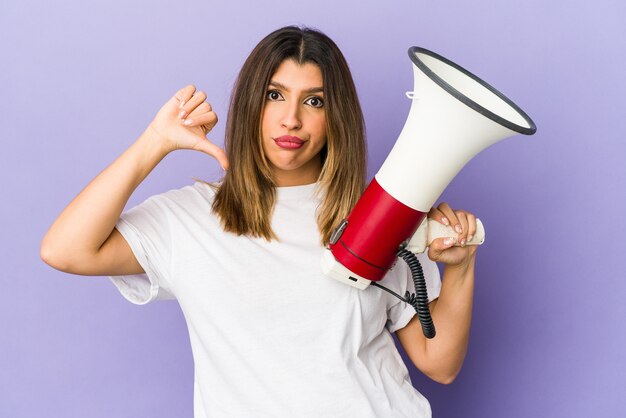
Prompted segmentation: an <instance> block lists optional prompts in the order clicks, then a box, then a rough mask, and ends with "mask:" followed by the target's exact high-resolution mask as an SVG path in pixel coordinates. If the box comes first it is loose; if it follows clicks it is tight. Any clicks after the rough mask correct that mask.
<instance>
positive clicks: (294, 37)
mask: <svg viewBox="0 0 626 418" xmlns="http://www.w3.org/2000/svg"><path fill="white" fill-rule="evenodd" d="M287 59H293V60H294V61H296V62H297V63H298V64H305V63H312V64H315V65H317V66H318V67H319V68H320V70H321V72H322V78H323V83H324V86H323V87H324V107H325V111H326V146H325V147H324V148H323V149H322V151H321V159H322V171H321V173H320V176H319V179H318V182H319V183H320V189H321V192H322V196H323V197H322V201H321V204H320V207H319V208H318V211H317V224H318V228H319V230H320V235H321V241H322V243H323V244H326V243H328V240H329V238H330V235H331V233H332V231H333V229H334V228H335V227H336V226H337V224H338V223H339V222H341V220H342V219H344V218H345V217H346V216H347V215H348V213H349V212H350V210H351V209H352V207H353V206H354V204H355V203H356V201H357V200H358V198H359V197H360V195H361V193H362V192H363V188H364V185H365V173H366V152H367V151H366V144H365V127H364V122H363V114H362V112H361V107H360V105H359V100H358V97H357V93H356V88H355V86H354V81H353V80H352V75H351V73H350V69H349V68H348V64H347V62H346V60H345V58H344V57H343V54H342V53H341V51H340V50H339V48H338V47H337V45H335V43H334V42H333V41H332V40H331V39H330V38H329V37H328V36H326V35H324V34H323V33H321V32H319V31H317V30H313V29H309V28H299V27H296V26H288V27H284V28H281V29H278V30H276V31H274V32H272V33H271V34H269V35H268V36H266V37H265V38H264V39H263V40H261V42H260V43H259V44H258V45H257V46H256V47H255V48H254V50H253V51H252V52H251V53H250V56H249V57H248V59H247V60H246V62H245V63H244V65H243V67H242V69H241V71H240V73H239V77H238V78H237V81H236V83H235V87H234V89H233V93H232V96H231V101H230V107H229V111H228V120H227V125H226V138H225V146H226V154H227V156H228V161H229V165H230V168H229V169H228V171H227V172H226V174H225V176H224V179H223V182H222V183H221V185H219V187H218V188H217V191H216V195H215V200H214V202H213V211H214V212H215V213H216V214H217V215H218V216H219V217H220V219H221V221H222V225H223V227H224V230H226V231H228V232H233V233H235V234H238V235H248V236H253V237H263V238H265V239H267V240H272V239H276V236H275V234H274V232H273V231H272V228H271V216H272V211H273V208H274V203H275V198H276V195H275V190H274V187H275V183H274V180H273V178H272V172H271V169H270V166H269V163H268V162H267V160H266V158H265V157H264V154H263V149H262V145H261V115H262V114H263V109H264V105H265V97H266V92H267V88H268V85H269V82H270V79H271V77H272V75H273V74H274V73H275V71H276V69H277V68H278V67H279V66H280V64H281V63H282V62H283V61H285V60H287Z"/></svg>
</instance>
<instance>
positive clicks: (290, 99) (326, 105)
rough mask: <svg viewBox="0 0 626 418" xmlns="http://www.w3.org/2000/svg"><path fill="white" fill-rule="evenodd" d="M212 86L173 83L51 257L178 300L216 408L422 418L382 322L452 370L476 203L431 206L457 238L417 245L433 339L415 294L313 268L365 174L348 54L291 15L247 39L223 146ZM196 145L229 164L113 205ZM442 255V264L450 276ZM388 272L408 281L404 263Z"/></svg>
mask: <svg viewBox="0 0 626 418" xmlns="http://www.w3.org/2000/svg"><path fill="white" fill-rule="evenodd" d="M205 100H206V95H205V94H204V93H203V92H201V91H197V90H196V88H195V87H194V86H187V87H185V88H183V89H181V90H179V91H178V92H177V93H176V94H175V95H174V97H172V98H171V99H170V100H169V101H168V102H167V103H166V104H165V105H164V106H163V107H162V108H161V110H160V111H159V112H158V114H157V115H156V117H155V118H154V120H153V121H152V122H151V123H150V125H149V126H148V128H147V129H146V130H145V132H144V133H143V134H142V135H141V136H140V137H139V138H138V139H137V141H136V142H135V143H134V144H133V145H132V146H131V147H130V148H129V149H128V150H126V151H125V152H124V153H123V154H122V155H121V156H120V157H119V158H118V159H116V160H115V161H114V162H113V163H112V164H111V165H110V166H109V167H107V168H106V169H105V170H104V171H103V172H102V173H100V174H99V175H98V176H97V177H96V178H95V179H94V180H93V181H92V182H91V183H89V185H88V186H87V187H86V188H85V189H84V190H83V191H82V192H81V193H80V194H79V195H78V196H77V197H76V198H75V199H74V200H73V201H72V202H71V203H70V204H69V205H68V207H67V208H66V209H65V210H64V211H63V212H62V213H61V215H60V216H59V217H58V219H57V220H56V221H55V222H54V224H53V225H52V226H51V228H50V230H49V231H48V233H47V234H46V236H45V237H44V239H43V241H42V246H41V256H42V258H43V259H44V260H45V261H46V262H47V263H48V264H50V265H51V266H52V267H54V268H57V269H59V270H62V271H66V272H70V273H74V274H82V275H109V276H111V279H112V280H113V282H114V283H115V284H116V286H117V287H118V288H119V289H120V291H121V292H122V294H123V295H124V296H125V297H126V298H127V299H129V300H130V301H131V302H133V303H137V304H144V303H147V302H149V301H152V300H157V299H168V298H176V299H177V300H178V302H179V304H180V306H181V309H182V311H183V313H184V315H185V319H186V321H187V325H188V328H189V333H190V340H191V345H192V351H193V355H194V362H195V385H194V388H195V389H194V395H195V396H194V412H195V416H196V417H208V416H289V417H292V416H311V417H321V416H324V417H331V416H332V417H352V416H359V417H395V416H397V417H405V416H407V417H408V416H410V417H415V416H419V417H422V416H430V406H429V404H428V402H427V401H426V399H425V398H424V397H423V396H422V395H421V394H419V392H417V391H416V390H415V389H414V388H413V387H412V385H411V382H410V380H409V376H408V372H407V369H406V367H405V365H404V364H403V362H402V360H401V358H400V356H399V353H398V352H397V350H396V347H395V345H394V342H393V339H392V338H391V333H392V332H397V335H398V338H399V341H400V342H401V344H402V346H403V348H404V349H405V350H406V351H407V353H408V355H409V356H410V358H411V359H412V361H413V362H414V363H415V365H416V366H417V367H418V368H419V369H420V370H421V371H423V372H424V373H426V374H427V375H428V376H430V377H431V378H433V379H434V380H436V381H439V382H442V383H448V382H450V381H452V380H453V379H454V377H455V376H456V374H457V373H458V371H459V369H460V367H461V364H462V362H463V358H464V356H465V351H466V348H467V341H468V334H469V325H470V318H471V308H472V292H473V269H474V259H475V251H476V250H475V247H466V246H465V245H464V244H465V240H466V239H467V238H468V237H469V236H471V235H472V234H473V233H474V232H475V218H474V216H473V215H472V214H470V213H467V212H464V211H460V210H452V209H451V208H450V207H449V206H448V205H447V204H441V205H439V206H438V207H437V208H433V209H432V210H431V212H430V213H429V216H430V217H432V218H435V219H437V220H438V221H440V222H442V223H446V224H450V225H453V226H454V227H456V228H457V230H458V231H459V232H460V235H459V243H460V244H461V246H454V247H453V245H454V242H453V241H452V240H448V241H445V242H444V240H437V241H435V242H434V243H433V244H432V245H431V247H430V250H429V254H428V256H429V258H430V259H429V258H427V257H421V258H420V259H421V261H422V263H423V265H424V270H425V273H426V279H427V283H428V285H429V294H430V298H431V302H430V309H431V312H432V316H433V321H434V323H435V325H436V327H437V337H436V338H434V339H432V340H426V339H425V338H424V337H423V335H422V332H421V328H420V325H419V322H418V321H417V319H416V318H414V314H415V312H414V310H413V307H412V306H409V305H406V304H405V303H403V302H401V301H399V300H398V299H395V298H394V297H393V296H391V295H389V294H387V293H386V292H382V291H380V289H376V288H368V289H366V290H358V289H355V288H352V287H350V286H346V285H345V284H342V283H339V282H336V281H334V280H330V279H328V278H326V277H324V276H323V274H322V273H321V264H320V259H321V254H322V251H323V249H324V245H325V244H326V243H328V240H329V236H330V233H331V231H332V230H333V228H334V227H336V226H337V224H338V223H339V222H340V221H341V220H342V219H344V218H345V217H346V216H347V214H348V213H349V211H350V209H351V207H352V206H353V205H354V203H355V202H356V201H357V199H358V197H359V196H360V194H361V192H362V190H363V187H364V178H365V170H366V165H365V141H364V128H363V118H362V114H361V110H360V107H359V103H358V99H357V95H356V91H355V88H354V83H353V81H352V77H351V75H350V71H349V69H348V66H347V64H346V62H345V60H344V58H343V55H342V54H341V52H340V51H339V49H338V48H337V46H336V45H335V44H334V43H333V41H332V40H330V39H329V38H328V37H326V36H325V35H323V34H322V33H320V32H317V31H313V30H310V29H300V28H296V27H286V28H282V29H279V30H277V31H275V32H273V33H271V34H270V35H268V36H267V37H266V38H264V39H263V40H262V41H261V42H260V43H259V45H257V46H256V48H255V49H254V50H253V51H252V53H251V55H250V56H249V57H248V59H247V60H246V62H245V63H244V65H243V68H242V70H241V73H240V76H239V78H238V80H237V83H236V85H235V88H234V91H233V96H232V100H231V106H230V110H229V115H228V122H227V129H226V141H225V142H226V152H224V151H223V150H221V149H220V148H218V147H217V146H215V145H214V144H212V143H210V142H209V141H208V140H207V139H206V137H205V135H206V134H207V133H208V132H209V131H210V130H211V129H212V128H213V126H215V124H216V123H217V117H216V115H215V113H214V112H213V111H212V109H211V106H210V105H209V104H208V103H207V102H206V101H205ZM177 149H195V150H198V151H202V152H205V153H207V154H209V155H212V156H214V157H215V158H216V159H217V160H218V161H219V163H220V164H221V165H222V167H223V168H224V169H225V170H226V172H225V175H224V178H223V180H222V182H221V183H219V184H217V185H213V186H212V185H209V184H208V183H205V182H202V181H198V182H196V183H195V184H193V185H189V186H186V187H183V188H181V189H176V190H170V191H168V192H166V193H163V194H160V195H156V196H152V197H151V198H149V199H147V200H146V201H145V202H143V203H142V204H140V205H138V206H136V207H134V208H132V209H130V210H129V211H127V212H125V213H123V214H122V210H123V208H124V206H125V204H126V203H127V201H128V199H129V197H130V195H131V194H132V192H133V191H134V190H135V189H136V188H137V186H138V185H139V184H140V183H141V182H142V181H143V180H144V179H145V177H146V176H147V175H148V174H149V173H150V171H151V170H152V169H153V168H154V167H155V166H156V165H157V164H158V163H159V162H160V161H161V160H162V159H163V158H164V157H165V156H166V155H167V154H169V153H170V152H172V151H174V150H177ZM435 261H440V262H443V263H445V264H446V268H445V271H444V275H443V276H444V277H443V281H442V284H441V282H440V280H439V272H438V270H437V268H436V265H435V263H434V262H435ZM383 283H384V284H385V285H386V286H388V287H390V288H393V289H394V290H395V291H396V292H399V293H404V291H405V290H406V289H409V290H412V283H411V280H410V279H409V274H408V271H407V268H406V267H405V266H404V265H403V264H402V263H398V265H397V266H396V267H394V268H393V269H392V270H391V271H390V272H389V273H388V274H387V276H386V277H385V279H384V280H383Z"/></svg>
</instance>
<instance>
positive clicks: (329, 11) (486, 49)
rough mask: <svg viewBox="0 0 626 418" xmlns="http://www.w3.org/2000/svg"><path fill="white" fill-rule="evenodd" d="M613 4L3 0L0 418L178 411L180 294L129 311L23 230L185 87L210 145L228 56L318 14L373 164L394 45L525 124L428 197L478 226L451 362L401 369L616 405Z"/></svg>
mask: <svg viewBox="0 0 626 418" xmlns="http://www.w3.org/2000/svg"><path fill="white" fill-rule="evenodd" d="M625 20H626V6H625V3H624V2H622V1H618V0H599V1H596V2H588V1H582V0H573V1H562V0H555V1H550V2H547V1H541V0H526V1H512V0H511V1H499V2H498V1H488V0H476V1H472V2H464V1H460V0H457V1H439V2H434V1H430V2H426V1H406V0H397V1H388V2H382V1H381V2H373V1H356V0H349V1H344V2H336V1H330V0H319V1H317V2H307V3H303V4H297V3H296V2H287V1H266V2H246V3H244V2H225V1H223V2H212V1H199V0H191V1H188V0H183V1H177V2H166V1H157V2H149V1H146V0H141V1H120V0H108V1H103V0H97V1H78V0H68V1H58V2H46V1H43V0H23V1H19V2H18V1H15V0H14V1H5V2H2V3H0V51H1V55H0V62H1V63H2V65H1V66H0V99H1V100H0V141H1V144H2V148H1V151H0V187H1V191H2V204H1V205H0V222H1V223H2V224H1V226H2V235H1V237H0V250H1V251H0V264H1V266H2V271H1V273H0V275H1V277H0V280H1V285H2V286H1V289H2V295H3V297H2V303H1V304H0V370H1V373H0V416H2V417H11V418H17V417H20V418H21V417H24V418H26V417H38V416H47V417H93V418H104V417H133V418H135V417H172V416H175V417H191V416H192V396H193V393H192V388H193V380H192V377H193V364H192V359H191V352H190V349H189V341H188V336H187V331H186V328H185V324H184V320H183V317H182V315H181V313H180V310H179V309H178V306H177V305H176V304H175V303H167V302H165V303H157V304H153V305H151V306H145V307H136V306H133V305H131V304H130V303H128V302H126V301H125V300H124V299H123V298H122V297H121V296H120V295H119V294H118V293H117V291H116V290H115V288H114V287H113V285H112V284H111V283H110V282H109V280H108V279H106V278H104V277H79V276H72V275H68V274H64V273H61V272H58V271H56V270H53V269H52V268H50V267H48V266H47V265H45V264H44V263H43V262H42V261H41V260H40V258H39V243H40V240H41V238H42V237H43V235H44V234H45V232H46V230H47V229H48V227H49V226H50V224H51V223H52V221H53V220H54V219H55V218H56V216H57V215H58V214H59V213H60V211H61V210H62V209H63V208H64V207H65V206H66V205H67V204H68V203H69V202H70V200H71V199H72V198H73V197H74V196H75V195H76V194H77V193H78V192H79V191H80V190H81V189H82V188H83V187H84V186H85V185H86V184H87V183H88V182H89V181H90V180H91V179H92V178H93V177H95V176H96V175H97V174H98V173H99V172H100V171H102V170H103V169H104V168H105V167H106V166H107V165H108V164H109V163H110V162H112V161H113V160H114V159H115V158H116V157H117V156H118V155H119V154H120V153H121V152H123V150H124V149H126V148H127V147H128V146H129V145H130V144H131V143H132V142H133V141H134V139H135V138H136V137H137V136H138V135H139V134H140V133H141V132H142V130H143V129H144V127H145V126H147V124H148V122H149V121H150V120H151V118H152V117H153V115H154V114H155V112H156V111H157V110H158V109H159V107H160V106H161V104H162V103H163V102H164V101H165V100H167V99H168V98H169V97H170V96H171V95H172V94H173V93H174V92H175V91H176V90H177V89H178V88H180V87H181V86H184V85H186V84H187V83H194V84H196V85H197V86H199V87H200V88H202V89H204V90H205V91H206V92H207V94H208V96H209V100H210V102H211V103H212V104H213V106H214V108H215V110H216V112H217V113H218V115H220V116H222V123H220V124H219V125H218V126H217V127H216V128H215V130H214V131H213V132H212V133H211V134H210V135H209V137H210V138H212V139H213V140H214V141H215V142H218V143H221V142H222V136H223V132H224V131H223V129H224V123H223V122H224V120H225V113H226V106H227V102H228V96H229V92H230V88H231V86H232V83H233V81H234V79H235V77H236V74H237V72H238V70H239V68H240V66H241V64H242V62H243V60H244V58H245V56H246V55H247V54H248V52H249V51H250V50H251V48H252V47H253V46H254V45H255V43H256V42H257V41H258V40H260V39H261V37H262V36H264V35H265V34H267V33H269V32H270V31H272V30H274V29H276V28H278V27H280V26H283V25H286V24H305V25H308V26H312V27H317V28H319V29H321V30H323V31H324V32H326V33H327V34H328V35H330V36H331V37H332V38H333V39H334V40H335V41H336V42H337V43H338V45H339V46H340V48H341V49H342V50H343V52H344V53H345V55H346V57H347V59H348V61H349V63H350V66H351V68H352V71H353V74H354V77H355V80H356V83H357V87H358V90H359V93H360V98H361V100H362V104H363V108H364V111H365V117H366V121H367V128H368V138H369V146H370V151H369V152H370V166H369V167H370V174H371V175H373V174H375V172H376V170H377V169H378V167H379V166H380V165H381V163H382V162H383V160H384V158H385V157H386V155H387V153H388V151H389V150H390V148H391V146H392V144H393V142H394V141H395V139H396V137H397V135H398V133H399V132H400V130H401V128H402V125H403V123H404V120H405V118H406V115H407V112H408V108H409V101H408V99H406V98H405V96H404V92H405V91H407V90H411V89H412V70H411V64H410V62H409V60H408V58H407V55H406V50H407V48H408V47H409V46H411V45H418V46H423V47H425V48H428V49H431V50H434V51H436V52H438V53H440V54H442V55H444V56H446V57H448V58H450V59H452V60H454V61H455V62H457V63H459V64H460V65H462V66H464V67H466V68H467V69H469V70H471V71H473V72H474V73H475V74H477V75H479V76H480V77H482V78H484V79H485V80H487V81H488V82H489V83H491V84H492V85H494V86H495V87H497V88H498V89H499V90H501V91H502V92H503V93H505V94H507V95H508V96H509V97H511V98H512V99H513V100H514V101H515V102H516V103H518V104H519V105H520V106H521V107H522V108H523V109H525V110H526V111H527V112H528V113H529V115H530V116H531V117H532V118H533V119H534V120H535V122H536V123H537V126H538V132H537V134H536V135H534V136H532V137H524V136H521V135H520V136H516V137H514V138H511V139H508V140H506V141H503V142H501V143H499V144H496V145H494V146H493V147H491V148H489V149H487V150H486V151H484V152H483V153H481V154H480V155H479V156H477V157H476V158H475V159H474V160H472V161H471V162H470V163H469V164H468V165H467V166H466V167H465V168H464V169H463V170H462V171H461V172H460V173H459V175H458V176H457V177H456V179H455V180H454V181H453V182H452V183H451V184H450V186H449V187H448V189H447V190H446V192H445V193H444V196H443V197H442V199H444V200H446V201H448V202H450V203H451V204H452V205H454V206H458V207H463V208H466V209H468V210H471V211H473V212H475V213H476V214H478V215H479V216H480V217H481V218H482V219H483V220H484V222H485V225H486V227H487V234H488V235H487V242H486V244H485V245H484V246H483V247H482V248H481V249H480V251H479V261H478V266H477V285H476V295H475V315H474V320H473V326H472V336H471V343H470V347H469V353H468V356H467V360H466V363H465V365H464V368H463V370H462V372H461V374H460V376H459V377H458V379H457V380H456V381H455V382H454V383H453V384H452V385H449V386H441V385H438V384H436V383H432V382H430V381H428V380H427V379H426V378H425V377H423V376H421V375H420V373H419V372H418V371H417V370H415V369H414V368H411V373H412V376H413V378H414V384H415V386H416V387H417V388H419V390H420V391H422V393H424V394H425V395H426V396H427V397H428V398H429V399H430V401H431V403H432V407H433V411H434V416H435V417H477V418H478V417H480V418H484V417H508V418H517V417H520V418H521V417H575V418H578V417H580V418H582V417H624V416H626V399H625V398H626V396H625V395H626V359H625V357H626V355H625V353H626V325H625V323H626V321H625V320H626V308H625V306H626V305H625V304H624V302H623V300H624V299H625V297H626V261H625V260H626V254H625V252H626V251H625V250H626V245H625V244H624V241H625V240H626V222H625V221H624V214H625V213H626V196H625V190H626V185H625V180H626V169H625V168H624V167H625V163H624V159H625V157H626V145H625V139H626V138H625V133H626V122H625V121H626V117H624V115H625V109H626V106H625V105H626V99H625V96H626V84H625V82H624V67H625V66H626V30H625V29H624V25H623V22H624V21H625ZM218 175H219V168H218V165H217V164H216V163H215V162H214V161H212V160H211V159H210V158H209V157H208V156H206V155H204V154H200V153H193V152H191V151H181V152H178V153H175V154H172V155H170V156H168V157H167V158H166V159H165V160H164V161H163V162H162V163H161V164H160V165H159V166H158V167H157V168H156V169H155V170H154V171H153V173H152V174H151V175H150V176H149V177H148V179H147V180H146V181H145V182H144V183H143V184H142V185H141V186H140V187H139V189H138V190H137V191H136V193H135V194H134V195H133V197H132V198H131V200H130V202H129V204H128V206H127V208H129V207H131V206H133V205H135V204H137V203H139V202H141V201H142V200H144V199H145V198H146V197H148V196H150V195H152V194H155V193H160V192H163V191H166V190H169V189H171V188H176V187H182V186H183V185H186V184H190V183H191V182H192V179H191V178H192V177H194V176H196V177H201V178H205V179H216V178H217V176H218ZM312 361H314V359H312Z"/></svg>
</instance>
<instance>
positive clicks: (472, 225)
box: [465, 212, 478, 241]
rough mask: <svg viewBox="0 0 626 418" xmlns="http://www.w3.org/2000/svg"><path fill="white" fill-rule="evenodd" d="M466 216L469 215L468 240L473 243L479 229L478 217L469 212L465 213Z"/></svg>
mask: <svg viewBox="0 0 626 418" xmlns="http://www.w3.org/2000/svg"><path fill="white" fill-rule="evenodd" d="M465 214H466V215H467V240H468V241H471V240H472V238H474V235H476V230H477V229H478V227H477V225H476V215H474V214H473V213H469V212H465Z"/></svg>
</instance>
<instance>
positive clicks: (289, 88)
mask: <svg viewBox="0 0 626 418" xmlns="http://www.w3.org/2000/svg"><path fill="white" fill-rule="evenodd" d="M323 87H324V85H323V80H322V72H321V70H320V68H319V67H318V66H317V65H315V64H311V63H307V64H304V65H300V64H298V63H296V61H294V60H291V59H288V60H285V61H283V62H282V64H281V65H280V66H279V67H278V69H277V70H276V72H275V73H274V75H272V78H271V79H270V84H269V86H268V89H267V92H266V95H265V109H264V110H263V114H262V115H261V141H262V145H263V152H264V154H265V157H266V158H267V160H268V161H269V164H270V168H271V170H272V174H273V176H274V181H275V183H276V185H277V186H298V185H303V184H310V183H314V182H315V181H316V180H317V178H318V176H319V174H320V171H321V169H322V163H321V158H320V151H321V150H322V148H323V147H324V145H325V144H326V111H325V109H324V93H323Z"/></svg>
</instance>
